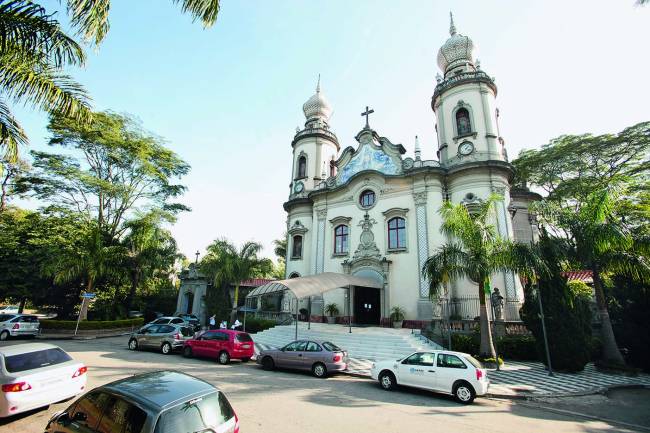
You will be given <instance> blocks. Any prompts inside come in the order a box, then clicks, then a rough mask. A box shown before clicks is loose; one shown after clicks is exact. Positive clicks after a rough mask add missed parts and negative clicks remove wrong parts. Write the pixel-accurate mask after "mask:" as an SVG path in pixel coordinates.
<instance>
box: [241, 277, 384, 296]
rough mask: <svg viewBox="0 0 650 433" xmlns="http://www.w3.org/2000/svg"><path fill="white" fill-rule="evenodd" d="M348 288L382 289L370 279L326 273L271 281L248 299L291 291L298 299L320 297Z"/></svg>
mask: <svg viewBox="0 0 650 433" xmlns="http://www.w3.org/2000/svg"><path fill="white" fill-rule="evenodd" d="M347 286H360V287H372V288H375V289H381V288H382V285H381V283H380V282H378V281H376V280H373V279H370V278H362V277H355V276H352V275H347V274H337V273H335V272H324V273H322V274H318V275H310V276H308V277H298V278H290V279H288V280H278V281H271V282H270V283H267V284H264V285H263V286H259V287H258V288H256V289H255V290H252V291H251V292H250V293H248V295H246V298H251V297H255V296H262V295H267V294H270V293H274V292H281V291H284V290H290V291H291V292H292V293H293V294H294V295H295V296H296V298H298V299H302V298H306V297H308V296H315V295H320V294H322V293H324V292H328V291H330V290H334V289H338V288H340V287H347Z"/></svg>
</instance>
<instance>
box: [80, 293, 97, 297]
mask: <svg viewBox="0 0 650 433" xmlns="http://www.w3.org/2000/svg"><path fill="white" fill-rule="evenodd" d="M81 297H82V298H94V297H95V294H94V293H82V294H81Z"/></svg>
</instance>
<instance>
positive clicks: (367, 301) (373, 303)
mask: <svg viewBox="0 0 650 433" xmlns="http://www.w3.org/2000/svg"><path fill="white" fill-rule="evenodd" d="M354 276H355V277H363V278H369V279H371V280H375V281H377V282H378V283H379V284H380V285H383V284H384V277H383V276H382V275H381V273H380V272H379V271H377V270H375V269H371V268H361V269H359V270H357V271H356V272H354ZM352 305H353V307H352V308H353V316H354V323H356V324H357V325H379V324H380V322H381V309H382V308H381V307H382V305H381V291H380V289H376V288H373V287H362V286H354V297H353V303H352Z"/></svg>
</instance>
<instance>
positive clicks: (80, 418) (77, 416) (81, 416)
mask: <svg viewBox="0 0 650 433" xmlns="http://www.w3.org/2000/svg"><path fill="white" fill-rule="evenodd" d="M73 421H88V415H86V414H85V413H83V412H77V413H75V414H74V418H73Z"/></svg>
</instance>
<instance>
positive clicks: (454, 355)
mask: <svg viewBox="0 0 650 433" xmlns="http://www.w3.org/2000/svg"><path fill="white" fill-rule="evenodd" d="M370 374H371V376H372V378H373V379H375V380H378V381H379V384H380V385H381V387H382V388H384V389H385V390H389V391H390V390H392V389H394V388H395V387H396V386H397V385H406V386H412V387H414V388H421V389H427V390H430V391H435V392H441V393H445V394H451V395H453V396H454V397H455V398H456V400H458V401H459V402H460V403H463V404H469V403H471V402H472V401H474V398H476V396H480V395H485V394H486V393H487V390H488V386H489V385H490V381H489V380H488V377H487V371H486V370H485V369H484V368H483V366H482V365H481V363H480V362H478V361H477V360H476V359H475V358H473V357H472V356H471V355H468V354H467V353H461V352H449V351H437V350H432V351H427V352H424V351H423V352H415V353H412V354H411V355H409V356H407V357H405V358H403V359H398V360H397V361H380V362H376V363H373V364H372V369H371V370H370Z"/></svg>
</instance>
